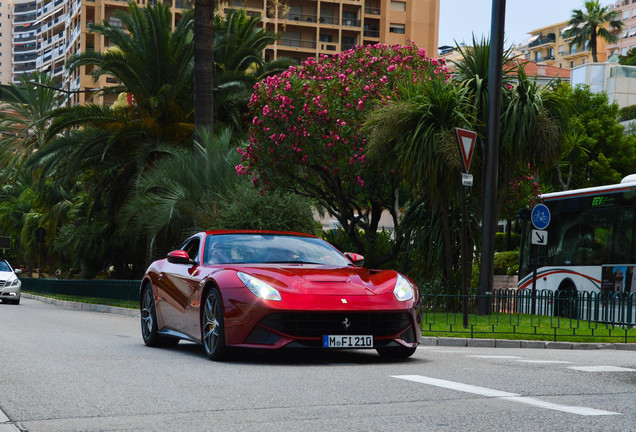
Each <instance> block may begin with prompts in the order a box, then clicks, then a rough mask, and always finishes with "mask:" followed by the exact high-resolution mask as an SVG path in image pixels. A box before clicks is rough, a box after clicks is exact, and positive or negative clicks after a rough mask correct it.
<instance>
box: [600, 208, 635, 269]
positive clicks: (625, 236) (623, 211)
mask: <svg viewBox="0 0 636 432" xmlns="http://www.w3.org/2000/svg"><path fill="white" fill-rule="evenodd" d="M634 234H635V233H634V208H633V207H621V208H617V209H616V223H615V224H614V235H613V236H612V241H611V251H612V253H611V256H610V257H609V259H608V260H607V261H606V263H611V264H633V263H636V256H635V252H636V248H635V247H634Z"/></svg>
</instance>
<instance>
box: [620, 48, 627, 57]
mask: <svg viewBox="0 0 636 432" xmlns="http://www.w3.org/2000/svg"><path fill="white" fill-rule="evenodd" d="M621 55H622V56H625V55H627V47H623V48H621Z"/></svg>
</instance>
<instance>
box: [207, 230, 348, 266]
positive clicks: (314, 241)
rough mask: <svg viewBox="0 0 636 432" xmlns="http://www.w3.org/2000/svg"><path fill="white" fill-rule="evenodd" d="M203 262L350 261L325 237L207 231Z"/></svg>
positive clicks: (338, 264) (331, 262) (320, 262)
mask: <svg viewBox="0 0 636 432" xmlns="http://www.w3.org/2000/svg"><path fill="white" fill-rule="evenodd" d="M203 263H204V264H205V265H212V264H253V263H300V264H324V265H335V266H348V265H351V261H349V260H348V259H347V258H346V257H345V256H344V255H342V254H341V253H340V252H338V250H337V249H336V248H334V247H333V246H331V245H330V244H329V243H327V242H326V241H324V240H321V239H319V238H315V237H296V236H289V235H276V234H217V235H209V236H208V237H207V238H206V240H205V255H204V258H203Z"/></svg>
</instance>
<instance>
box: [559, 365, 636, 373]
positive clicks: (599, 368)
mask: <svg viewBox="0 0 636 432" xmlns="http://www.w3.org/2000/svg"><path fill="white" fill-rule="evenodd" d="M568 369H574V370H578V371H583V372H636V369H628V368H624V367H618V366H570V367H569V368H568Z"/></svg>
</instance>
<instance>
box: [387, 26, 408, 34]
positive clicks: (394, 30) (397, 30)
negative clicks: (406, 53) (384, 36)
mask: <svg viewBox="0 0 636 432" xmlns="http://www.w3.org/2000/svg"><path fill="white" fill-rule="evenodd" d="M389 33H397V34H404V33H405V28H404V24H389Z"/></svg>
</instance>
